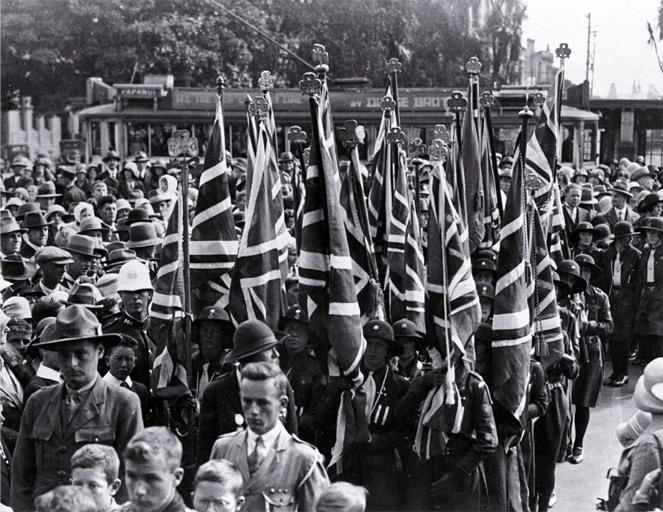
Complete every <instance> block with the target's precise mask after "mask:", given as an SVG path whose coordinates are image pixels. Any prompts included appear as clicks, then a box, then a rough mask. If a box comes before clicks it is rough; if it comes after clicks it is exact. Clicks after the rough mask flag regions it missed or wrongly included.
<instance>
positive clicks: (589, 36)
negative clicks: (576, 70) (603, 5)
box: [585, 12, 592, 82]
mask: <svg viewBox="0 0 663 512" xmlns="http://www.w3.org/2000/svg"><path fill="white" fill-rule="evenodd" d="M591 40H592V13H591V12H590V13H589V14H588V15H587V64H586V65H585V81H586V82H589V67H590V65H589V61H590V58H591Z"/></svg>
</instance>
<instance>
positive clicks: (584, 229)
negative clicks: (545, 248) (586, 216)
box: [569, 222, 601, 244]
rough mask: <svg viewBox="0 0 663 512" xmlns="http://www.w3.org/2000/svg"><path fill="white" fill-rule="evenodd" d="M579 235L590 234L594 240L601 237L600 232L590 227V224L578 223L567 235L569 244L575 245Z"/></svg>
mask: <svg viewBox="0 0 663 512" xmlns="http://www.w3.org/2000/svg"><path fill="white" fill-rule="evenodd" d="M580 233H591V234H592V235H593V237H594V240H596V239H597V238H598V237H599V236H600V235H601V232H600V231H599V230H598V229H596V228H595V227H594V226H592V224H591V223H590V222H579V223H578V225H577V226H576V228H575V229H574V230H573V231H572V232H571V234H570V235H569V241H571V243H574V244H577V243H578V235H579V234H580Z"/></svg>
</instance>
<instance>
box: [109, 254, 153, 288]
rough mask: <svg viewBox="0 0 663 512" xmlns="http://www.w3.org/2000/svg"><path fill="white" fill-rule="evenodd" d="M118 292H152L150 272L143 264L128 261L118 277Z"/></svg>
mask: <svg viewBox="0 0 663 512" xmlns="http://www.w3.org/2000/svg"><path fill="white" fill-rule="evenodd" d="M118 280H119V286H118V289H117V291H118V292H137V291H141V290H150V291H154V288H153V287H152V282H151V281H150V271H149V269H148V268H147V267H146V266H145V264H143V263H141V262H139V261H137V260H134V261H128V262H127V263H125V264H124V265H122V268H120V272H119V275H118Z"/></svg>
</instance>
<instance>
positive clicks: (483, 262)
mask: <svg viewBox="0 0 663 512" xmlns="http://www.w3.org/2000/svg"><path fill="white" fill-rule="evenodd" d="M482 271H488V272H492V273H493V274H496V273H497V267H496V266H495V262H494V261H493V260H489V259H487V258H479V259H478V260H476V261H475V262H474V263H473V264H472V272H482Z"/></svg>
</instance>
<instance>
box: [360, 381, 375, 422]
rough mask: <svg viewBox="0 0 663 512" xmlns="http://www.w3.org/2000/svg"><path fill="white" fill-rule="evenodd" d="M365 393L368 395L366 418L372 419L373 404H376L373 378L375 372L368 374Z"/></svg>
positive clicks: (364, 387)
mask: <svg viewBox="0 0 663 512" xmlns="http://www.w3.org/2000/svg"><path fill="white" fill-rule="evenodd" d="M363 389H364V393H366V418H367V419H370V417H371V413H372V412H373V404H374V403H375V391H376V389H375V379H374V378H373V372H369V373H368V377H367V378H366V381H365V382H364V386H363Z"/></svg>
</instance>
